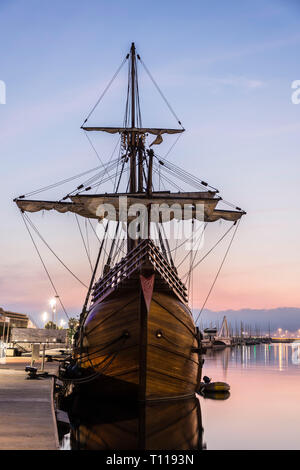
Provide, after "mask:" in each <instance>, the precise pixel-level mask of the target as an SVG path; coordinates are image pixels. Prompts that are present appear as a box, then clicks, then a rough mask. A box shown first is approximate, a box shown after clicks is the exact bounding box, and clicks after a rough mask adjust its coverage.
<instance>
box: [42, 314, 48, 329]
mask: <svg viewBox="0 0 300 470" xmlns="http://www.w3.org/2000/svg"><path fill="white" fill-rule="evenodd" d="M42 318H43V322H44V328H45V325H46V321H47V319H48V312H44V313H43V315H42Z"/></svg>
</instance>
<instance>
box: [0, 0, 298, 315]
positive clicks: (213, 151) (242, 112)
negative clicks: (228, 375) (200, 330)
mask: <svg viewBox="0 0 300 470" xmlns="http://www.w3.org/2000/svg"><path fill="white" fill-rule="evenodd" d="M0 15H1V28H0V40H1V65H0V80H3V81H4V82H5V84H6V90H7V96H6V104H0V155H1V175H2V178H1V187H2V191H1V194H2V196H1V199H0V201H1V202H0V205H1V206H0V207H1V215H2V217H1V220H2V227H1V232H0V243H1V245H0V247H1V258H0V259H1V266H0V267H1V270H0V293H1V295H0V306H1V307H3V308H4V309H7V310H15V311H19V312H24V313H29V314H31V315H32V317H33V318H35V319H37V320H39V321H40V318H41V313H42V312H43V311H45V310H48V311H49V299H50V298H51V297H52V295H53V291H52V289H51V286H50V285H49V281H48V279H47V278H46V276H45V273H44V271H43V269H42V267H41V264H40V261H39V259H38V257H37V255H36V253H35V251H34V248H33V246H32V244H31V242H30V239H29V237H28V234H27V233H26V231H25V227H24V225H23V222H22V218H21V216H20V214H19V211H18V210H17V207H16V206H15V204H14V203H13V202H12V199H13V198H14V197H16V196H18V195H20V194H24V193H26V192H29V191H31V190H32V189H36V188H39V187H42V186H46V185H48V184H50V183H53V182H55V181H57V180H60V179H64V178H67V177H68V176H72V175H74V174H77V173H80V172H83V171H85V170H86V169H89V168H92V167H95V166H97V165H98V164H99V162H98V160H97V158H96V155H95V153H94V152H93V150H92V149H91V147H90V145H89V143H88V141H87V139H86V137H85V135H84V134H83V133H82V131H81V130H80V126H81V124H82V122H83V120H84V118H85V117H86V115H87V114H88V112H89V110H90V109H91V107H92V106H93V104H94V103H95V101H96V100H97V98H98V97H99V95H100V94H101V92H102V90H103V89H104V87H105V86H106V84H107V82H108V81H109V80H110V78H111V77H112V75H113V74H114V72H115V71H116V69H117V67H118V66H119V64H120V63H121V61H122V60H123V58H124V56H125V55H126V54H127V52H128V50H129V48H130V44H131V42H132V41H135V43H136V47H137V51H138V53H139V54H140V55H141V56H142V58H143V60H144V62H145V63H146V65H147V67H148V68H149V69H150V70H151V72H152V75H153V76H154V77H155V79H156V81H157V82H158V83H159V85H160V87H161V89H162V90H163V92H164V93H165V95H166V96H167V98H168V100H169V101H170V103H171V104H172V106H173V108H174V109H175V111H176V113H177V114H178V116H179V118H180V120H181V121H182V123H183V125H184V127H185V129H186V132H185V133H184V135H183V136H182V137H181V139H180V140H179V142H178V144H177V145H176V146H175V147H174V150H173V151H172V152H171V153H170V155H168V159H169V160H171V161H173V162H174V163H176V164H177V165H182V166H183V167H184V168H185V169H186V170H187V171H190V172H192V173H193V174H195V175H197V176H199V178H202V179H204V180H206V181H207V182H209V183H210V184H211V185H213V186H215V187H217V188H218V189H219V190H220V193H221V195H222V196H223V197H224V199H226V200H228V201H231V202H233V203H235V204H237V205H238V206H240V207H242V208H243V209H245V210H246V211H247V215H246V216H245V217H244V218H243V220H242V221H241V224H240V228H239V230H238V232H237V236H236V239H235V241H234V244H233V246H232V249H231V251H230V253H229V256H228V258H227V260H226V263H225V265H224V267H223V270H222V272H221V275H220V277H219V279H218V281H217V284H216V286H215V289H214V291H213V293H212V295H211V297H210V299H209V301H208V303H207V308H209V309H211V310H226V309H241V308H264V309H268V308H275V307H300V295H299V281H300V250H299V240H300V218H299V193H300V189H299V173H300V158H299V157H300V156H299V136H300V104H299V105H296V104H293V103H292V100H291V95H292V91H293V90H292V88H291V85H292V82H293V81H294V80H300V68H299V54H300V4H299V2H298V1H296V0H295V1H292V0H285V1H284V0H272V1H271V0H251V1H248V0H245V1H243V2H240V1H238V0H236V1H235V0H229V1H227V2H224V1H221V0H212V1H210V2H206V1H202V0H200V1H199V0H198V1H194V0H192V1H189V2H185V3H184V2H182V1H177V0H172V1H170V0H167V1H165V2H158V1H156V0H154V1H152V2H151V3H149V2H147V3H146V2H142V1H130V0H129V1H127V2H122V1H118V0H116V1H114V2H107V1H101V0H88V1H86V2H82V1H79V0H72V1H71V0H64V1H63V2H59V1H57V0H52V1H51V2H41V1H38V0H23V1H22V0H1V1H0ZM126 78H127V77H126V69H124V70H123V71H122V74H121V75H120V78H119V80H118V81H117V82H116V83H115V84H114V85H113V87H112V89H111V91H110V93H109V94H108V95H107V96H106V97H105V100H104V102H103V105H102V104H101V106H100V107H99V109H97V111H96V113H95V115H94V116H93V120H92V121H91V123H93V124H99V125H108V126H110V125H120V124H122V120H123V115H124V104H125V97H124V93H125V91H126ZM140 89H141V104H142V113H143V118H144V120H143V123H144V122H145V125H149V126H153V127H159V126H165V125H168V126H170V127H175V126H176V121H175V120H174V117H173V116H172V115H171V114H170V113H169V111H168V109H167V108H166V106H165V104H164V103H163V101H162V100H161V98H160V97H159V95H158V93H157V91H156V90H155V88H154V87H153V86H152V84H151V83H150V82H149V79H148V78H147V77H146V76H145V74H143V72H142V71H141V73H140ZM93 139H94V143H95V146H96V148H97V150H98V152H99V154H100V155H101V158H102V159H103V161H107V160H108V158H109V156H110V154H111V152H112V149H113V148H114V146H115V144H116V140H115V137H111V136H96V137H93ZM172 139H173V137H170V138H169V140H168V138H166V139H165V140H167V142H166V141H165V142H164V143H163V144H162V146H161V148H158V149H157V152H159V154H161V155H164V154H165V153H166V152H167V151H168V148H169V147H170V145H171V144H172V142H174V140H172ZM106 190H107V189H106ZM60 195H61V193H60V192H56V191H53V192H49V193H48V194H47V199H51V198H56V197H58V196H60ZM39 197H40V196H39ZM42 197H43V196H41V198H42ZM31 217H32V220H33V221H34V222H35V223H36V224H37V225H38V226H39V228H40V229H41V232H42V234H43V235H44V236H45V237H46V238H47V240H48V241H50V242H51V246H53V247H54V248H55V250H56V251H57V252H58V253H59V254H60V255H61V256H62V258H63V259H64V260H65V261H66V262H67V263H68V264H69V265H70V266H71V267H72V269H73V270H74V271H75V272H76V273H80V277H81V278H82V279H84V281H85V282H88V279H89V276H90V270H89V265H88V263H87V260H86V258H85V256H84V249H83V247H82V246H81V244H80V235H79V234H78V230H76V222H74V216H72V214H70V215H66V216H62V215H59V214H52V213H46V214H44V215H42V214H34V215H32V216H31ZM225 229H226V224H223V225H222V224H221V225H220V224H219V223H218V222H217V223H216V226H215V230H216V231H217V230H219V233H222V230H223V231H224V230H225ZM226 244H227V242H225V244H224V245H223V252H224V247H225V248H226ZM210 246H211V242H210V241H209V239H207V238H206V240H205V248H206V249H209V247H210ZM95 247H96V245H95ZM223 252H222V249H221V250H219V251H217V252H216V254H215V255H214V256H213V257H212V258H211V259H208V260H207V261H206V262H205V263H203V266H202V267H201V269H199V271H197V275H196V276H194V288H193V293H194V294H193V307H194V308H199V307H201V305H202V303H203V301H204V299H205V297H206V294H207V292H208V289H209V287H210V284H211V282H212V279H213V277H214V275H215V272H216V269H217V267H218V263H219V262H220V261H221V258H222V253H223ZM43 253H44V254H45V258H46V259H47V263H48V265H49V269H50V271H51V274H52V275H53V277H54V279H55V282H56V284H57V288H58V291H59V293H60V295H61V298H62V299H63V302H64V304H65V306H66V308H67V310H68V312H70V314H74V313H76V312H79V311H80V308H81V305H82V302H83V298H84V293H85V291H84V289H83V288H81V287H80V285H79V284H77V283H76V282H75V281H74V280H73V279H72V278H70V276H69V274H68V273H66V272H65V271H64V270H63V269H62V268H61V267H59V266H58V265H57V263H56V261H55V260H54V259H53V257H52V256H50V255H49V254H48V253H47V251H45V250H44V251H43ZM94 254H95V253H94ZM61 317H62V315H61Z"/></svg>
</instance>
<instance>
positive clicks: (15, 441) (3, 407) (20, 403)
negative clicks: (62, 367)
mask: <svg viewBox="0 0 300 470" xmlns="http://www.w3.org/2000/svg"><path fill="white" fill-rule="evenodd" d="M26 365H30V359H29V358H24V357H12V358H7V359H6V364H0V416H1V420H0V450H16V449H17V450H58V449H59V441H58V434H57V426H56V420H55V411H54V405H53V399H52V395H53V393H52V389H53V379H52V378H50V377H49V378H41V379H38V380H28V379H27V375H28V374H27V373H26V372H25V370H24V369H25V366H26ZM45 370H46V371H47V372H49V373H55V372H56V370H57V365H56V364H55V363H51V362H50V363H46V367H45Z"/></svg>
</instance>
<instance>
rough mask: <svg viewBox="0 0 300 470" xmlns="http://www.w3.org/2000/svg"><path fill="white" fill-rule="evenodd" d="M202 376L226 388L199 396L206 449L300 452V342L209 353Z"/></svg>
mask: <svg viewBox="0 0 300 470" xmlns="http://www.w3.org/2000/svg"><path fill="white" fill-rule="evenodd" d="M203 374H204V375H207V376H209V377H211V378H212V380H213V381H217V380H218V381H224V382H227V383H229V384H230V387H231V390H230V396H229V398H227V399H226V400H212V399H204V398H202V397H200V403H201V411H202V424H203V427H204V441H205V442H206V446H207V449H220V450H223V449H225V450H239V449H249V450H256V449H266V450H269V449H271V450H275V449H280V450H286V449H300V436H299V428H300V400H299V380H300V342H299V344H298V343H290V344H283V343H278V344H275V343H274V344H259V345H254V346H237V347H234V348H226V349H223V350H222V351H214V352H213V351H209V350H208V351H207V355H206V356H205V364H204V369H203Z"/></svg>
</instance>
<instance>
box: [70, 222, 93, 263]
mask: <svg viewBox="0 0 300 470" xmlns="http://www.w3.org/2000/svg"><path fill="white" fill-rule="evenodd" d="M74 215H75V219H76V222H77V226H78V229H79V233H80V236H81V240H82V243H83V246H84V249H85V252H86V256H87V259H88V262H89V264H90V268H91V271H92V272H93V266H92V262H91V258H90V255H89V252H88V249H87V246H86V243H85V240H84V237H83V233H82V230H81V227H80V223H79V220H78V217H77V214H75V213H74ZM85 220H86V219H85Z"/></svg>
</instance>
